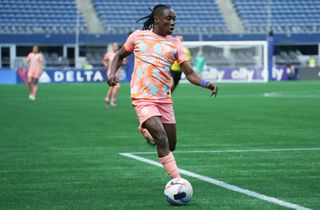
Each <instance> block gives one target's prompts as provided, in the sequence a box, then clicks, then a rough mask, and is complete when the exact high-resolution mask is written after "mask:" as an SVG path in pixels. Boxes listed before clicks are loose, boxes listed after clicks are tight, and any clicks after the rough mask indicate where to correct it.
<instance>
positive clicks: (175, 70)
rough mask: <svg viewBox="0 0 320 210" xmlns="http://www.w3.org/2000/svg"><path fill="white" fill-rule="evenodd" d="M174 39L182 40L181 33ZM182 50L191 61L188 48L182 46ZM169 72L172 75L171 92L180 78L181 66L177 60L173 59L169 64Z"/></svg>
mask: <svg viewBox="0 0 320 210" xmlns="http://www.w3.org/2000/svg"><path fill="white" fill-rule="evenodd" d="M176 39H179V40H180V41H181V42H182V41H183V36H181V35H177V36H176ZM183 50H184V52H185V54H186V55H187V57H188V59H189V61H191V53H190V50H189V49H188V48H186V47H183ZM170 74H171V76H172V80H171V93H173V91H174V89H175V88H176V87H177V86H178V84H179V81H180V79H181V74H182V71H181V67H180V65H179V63H178V61H174V63H173V64H172V66H171V70H170Z"/></svg>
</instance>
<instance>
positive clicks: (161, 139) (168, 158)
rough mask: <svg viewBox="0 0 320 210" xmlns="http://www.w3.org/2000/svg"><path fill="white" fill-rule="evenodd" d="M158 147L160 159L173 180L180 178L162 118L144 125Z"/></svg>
mask: <svg viewBox="0 0 320 210" xmlns="http://www.w3.org/2000/svg"><path fill="white" fill-rule="evenodd" d="M143 127H145V128H146V129H147V130H148V131H149V132H150V134H151V135H152V137H153V138H154V141H155V143H156V145H157V150H158V157H159V160H160V162H161V164H162V165H163V167H164V169H165V170H166V171H167V173H168V174H169V176H170V177H171V178H177V177H180V173H179V170H178V167H177V164H176V161H175V158H174V156H173V154H172V153H171V151H170V146H169V140H168V136H167V133H166V130H165V128H164V126H163V124H162V121H161V117H160V116H154V117H151V118H149V119H147V120H146V121H145V122H144V123H143Z"/></svg>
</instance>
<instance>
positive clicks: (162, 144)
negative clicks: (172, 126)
mask: <svg viewBox="0 0 320 210" xmlns="http://www.w3.org/2000/svg"><path fill="white" fill-rule="evenodd" d="M154 138H155V139H157V141H156V142H157V145H158V147H159V148H161V149H165V148H168V139H167V135H166V134H165V133H163V132H161V133H158V134H157V135H156V136H155V137H154Z"/></svg>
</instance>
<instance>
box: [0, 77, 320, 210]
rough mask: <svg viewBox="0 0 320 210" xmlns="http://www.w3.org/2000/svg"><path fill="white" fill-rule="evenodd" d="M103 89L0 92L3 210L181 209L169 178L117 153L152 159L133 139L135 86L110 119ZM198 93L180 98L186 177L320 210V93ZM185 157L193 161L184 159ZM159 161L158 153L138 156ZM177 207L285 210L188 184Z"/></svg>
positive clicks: (183, 91) (241, 89) (239, 87)
mask: <svg viewBox="0 0 320 210" xmlns="http://www.w3.org/2000/svg"><path fill="white" fill-rule="evenodd" d="M106 89H107V87H106V85H104V84H74V85H70V84H69V85H68V84H63V85H62V84H60V85H41V86H40V88H39V95H38V98H37V101H34V102H33V101H29V100H28V99H27V96H28V94H27V88H26V87H25V86H24V85H17V86H0V145H1V146H0V157H1V158H0V209H32V210H35V209H39V210H43V209H67V210H69V209H115V210H118V209H133V210H141V209H152V210H160V209H161V210H162V209H177V207H171V206H170V205H169V204H168V203H167V202H166V201H165V200H164V198H163V188H164V185H165V184H166V182H167V181H168V180H169V178H168V176H167V175H166V174H165V172H164V170H163V169H161V168H158V167H155V166H153V165H149V164H146V163H143V162H140V161H137V160H134V159H130V158H127V157H123V156H120V155H119V153H123V152H125V153H132V152H153V151H154V149H153V148H150V147H149V146H147V145H146V144H145V142H144V140H143V138H142V136H141V135H140V134H139V133H138V130H137V127H138V121H137V119H136V115H135V112H134V110H133V108H132V107H131V106H130V99H129V86H128V84H122V87H121V92H120V95H119V99H118V104H119V107H118V108H116V109H109V110H107V109H105V108H104V104H103V99H104V95H105V91H106ZM208 95H209V92H208V91H207V90H204V89H201V88H199V87H194V86H191V85H181V86H179V87H178V89H177V90H176V92H175V94H174V97H173V98H174V102H175V105H174V107H175V114H176V119H177V128H178V145H177V153H176V154H175V156H176V160H177V163H178V166H179V167H180V168H182V169H185V170H188V171H191V172H193V173H197V174H200V175H203V176H207V177H210V178H213V179H218V180H220V181H224V182H226V183H228V184H231V185H235V186H238V187H240V188H244V189H248V190H251V191H254V192H257V193H260V194H263V195H266V196H270V197H274V198H277V199H280V200H282V201H286V202H289V203H292V204H297V205H299V206H302V207H306V208H311V209H320V83H319V82H309V83H307V82H282V83H268V84H221V85H220V92H219V95H218V97H217V98H209V97H208ZM187 151H198V152H192V153H188V152H187ZM138 156H139V157H143V158H147V159H150V160H156V155H155V154H138ZM184 177H185V178H186V179H188V180H189V181H190V182H191V183H192V185H193V187H194V198H193V201H192V203H191V204H190V205H188V206H185V207H178V208H179V209H188V210H191V209H193V210H199V209H204V210H205V209H259V210H260V209H286V208H285V207H282V206H279V205H277V204H273V203H269V202H267V201H263V200H261V199H258V198H255V197H249V196H247V195H244V194H242V193H239V192H233V191H230V190H228V189H224V188H222V187H219V186H216V185H213V184H210V183H207V182H204V181H201V180H199V179H196V178H191V177H187V176H184Z"/></svg>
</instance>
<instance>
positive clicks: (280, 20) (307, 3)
mask: <svg viewBox="0 0 320 210" xmlns="http://www.w3.org/2000/svg"><path fill="white" fill-rule="evenodd" d="M268 2H269V1H268V0H262V1H254V0H233V3H234V5H235V8H236V10H237V12H238V14H239V16H240V18H241V20H242V22H243V23H244V25H245V28H246V29H247V32H256V31H257V30H259V29H263V30H262V31H261V32H262V33H265V32H266V30H267V22H268V21H267V18H268ZM319 8H320V0H286V1H283V0H272V5H271V27H272V28H273V29H275V30H276V31H277V32H278V33H279V32H280V33H286V32H288V30H294V31H292V32H296V31H301V32H305V33H309V31H311V30H313V27H314V26H317V27H319V26H320V15H319V12H318V11H319ZM309 17H311V18H309ZM252 30H253V31H252Z"/></svg>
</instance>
